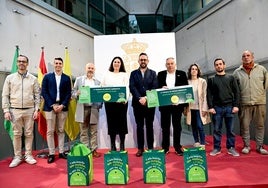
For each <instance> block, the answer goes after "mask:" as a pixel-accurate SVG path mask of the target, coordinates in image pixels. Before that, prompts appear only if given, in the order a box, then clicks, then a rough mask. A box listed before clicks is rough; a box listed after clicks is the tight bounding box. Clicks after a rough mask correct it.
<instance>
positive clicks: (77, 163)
mask: <svg viewBox="0 0 268 188" xmlns="http://www.w3.org/2000/svg"><path fill="white" fill-rule="evenodd" d="M67 166H68V185H69V186H77V185H89V184H90V183H91V182H92V181H93V161H92V153H91V150H90V149H89V148H88V147H87V146H86V145H84V144H82V143H79V142H77V143H75V144H74V145H73V147H72V148H71V151H70V152H69V154H68V156H67Z"/></svg>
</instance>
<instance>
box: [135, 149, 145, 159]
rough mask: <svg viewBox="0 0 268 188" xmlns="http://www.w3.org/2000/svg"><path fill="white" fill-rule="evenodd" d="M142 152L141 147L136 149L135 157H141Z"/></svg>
mask: <svg viewBox="0 0 268 188" xmlns="http://www.w3.org/2000/svg"><path fill="white" fill-rule="evenodd" d="M143 152H144V150H143V149H138V152H137V153H136V157H141V156H142V153H143Z"/></svg>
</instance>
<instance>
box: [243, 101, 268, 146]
mask: <svg viewBox="0 0 268 188" xmlns="http://www.w3.org/2000/svg"><path fill="white" fill-rule="evenodd" d="M265 119H266V105H265V104H262V105H243V106H241V108H240V114H239V120H240V127H241V134H242V138H243V141H244V146H247V147H248V146H250V125H252V126H254V132H255V141H256V148H257V149H258V148H259V147H260V146H262V145H263V140H264V129H265V125H264V123H265Z"/></svg>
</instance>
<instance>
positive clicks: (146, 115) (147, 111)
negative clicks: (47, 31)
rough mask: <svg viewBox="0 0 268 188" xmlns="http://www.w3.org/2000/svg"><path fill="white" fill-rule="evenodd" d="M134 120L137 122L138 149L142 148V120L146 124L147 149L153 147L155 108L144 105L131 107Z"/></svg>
mask: <svg viewBox="0 0 268 188" xmlns="http://www.w3.org/2000/svg"><path fill="white" fill-rule="evenodd" d="M133 110H134V116H135V121H136V124H137V142H138V149H144V122H145V126H146V140H147V145H148V149H153V147H154V146H153V145H154V129H153V122H154V114H155V108H148V107H146V106H142V105H139V106H135V107H133Z"/></svg>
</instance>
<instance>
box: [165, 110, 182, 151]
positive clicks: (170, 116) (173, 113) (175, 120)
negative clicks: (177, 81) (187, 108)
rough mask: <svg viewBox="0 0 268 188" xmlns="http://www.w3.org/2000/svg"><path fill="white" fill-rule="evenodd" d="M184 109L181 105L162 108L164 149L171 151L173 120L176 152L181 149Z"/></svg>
mask: <svg viewBox="0 0 268 188" xmlns="http://www.w3.org/2000/svg"><path fill="white" fill-rule="evenodd" d="M183 108H184V107H183V106H180V105H170V106H163V107H161V109H160V114H161V128H162V149H165V150H169V146H170V125H171V120H172V125H173V146H174V148H175V150H178V149H180V148H181V130H182V128H181V115H182V112H183Z"/></svg>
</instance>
